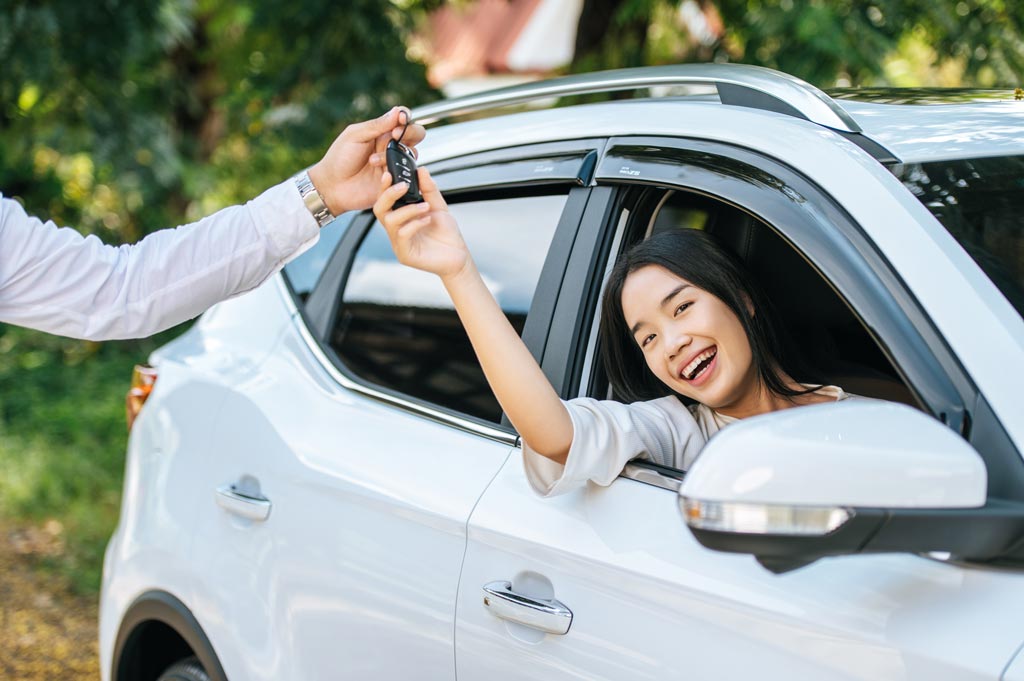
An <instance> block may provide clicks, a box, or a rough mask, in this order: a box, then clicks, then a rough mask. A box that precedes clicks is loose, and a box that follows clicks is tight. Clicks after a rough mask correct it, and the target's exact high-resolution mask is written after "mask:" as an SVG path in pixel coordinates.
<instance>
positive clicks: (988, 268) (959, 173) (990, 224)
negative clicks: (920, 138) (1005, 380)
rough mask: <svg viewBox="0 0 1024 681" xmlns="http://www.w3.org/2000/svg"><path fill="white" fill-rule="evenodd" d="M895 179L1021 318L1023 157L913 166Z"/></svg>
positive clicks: (1023, 290)
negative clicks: (965, 254) (956, 242)
mask: <svg viewBox="0 0 1024 681" xmlns="http://www.w3.org/2000/svg"><path fill="white" fill-rule="evenodd" d="M897 175H898V177H899V178H900V179H901V180H902V181H903V184H904V185H906V186H907V188H908V189H910V191H911V192H912V193H913V194H914V196H916V197H917V198H918V200H920V201H921V203H923V204H924V205H925V206H927V208H928V210H930V211H931V212H932V214H933V215H934V216H935V217H936V218H938V220H939V222H941V223H942V225H943V226H944V227H945V228H946V229H947V230H949V233H950V234H952V235H953V236H954V237H955V238H956V240H957V241H958V242H960V245H961V246H962V247H963V248H964V250H965V251H967V253H968V254H969V255H970V256H971V257H972V258H973V259H974V261H975V262H976V263H978V266H979V267H981V269H982V271H984V272H985V274H986V275H988V277H989V279H991V280H992V283H994V284H995V285H996V286H997V287H998V288H999V290H1000V291H1002V293H1003V295H1004V296H1006V298H1007V300H1009V301H1010V304H1012V305H1013V306H1014V308H1016V310H1017V312H1018V313H1019V314H1020V315H1021V316H1022V317H1024V156H1009V157H1005V156H997V157H993V158H977V159H967V160H958V161H938V162H934V163H913V164H907V165H905V166H903V167H902V169H901V170H900V171H899V172H898V173H897Z"/></svg>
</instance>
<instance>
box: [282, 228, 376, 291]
mask: <svg viewBox="0 0 1024 681" xmlns="http://www.w3.org/2000/svg"><path fill="white" fill-rule="evenodd" d="M357 215H359V213H358V212H356V211H351V212H348V213H344V214H342V215H339V216H338V217H337V218H336V219H334V220H332V221H331V222H330V223H328V224H326V225H324V227H323V228H322V229H321V230H320V238H319V239H318V240H317V242H316V243H315V244H313V246H312V247H311V248H310V249H309V250H308V251H306V252H305V253H303V254H301V255H300V256H299V257H297V258H295V259H294V260H292V261H291V262H290V263H288V264H287V265H285V266H284V274H285V280H286V281H287V282H288V285H289V286H290V287H291V289H292V291H293V292H294V293H295V295H296V296H298V297H299V298H300V299H301V300H305V299H306V297H307V296H308V295H309V293H310V291H312V290H313V288H314V287H315V286H316V282H317V281H318V280H319V279H320V275H321V274H323V271H324V268H326V267H327V261H328V260H330V258H331V254H332V253H334V249H335V248H336V247H337V246H338V241H340V240H341V237H342V235H343V234H344V233H345V230H346V229H348V226H349V225H350V224H352V220H353V219H355V217H356V216H357Z"/></svg>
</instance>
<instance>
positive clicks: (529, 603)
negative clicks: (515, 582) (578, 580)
mask: <svg viewBox="0 0 1024 681" xmlns="http://www.w3.org/2000/svg"><path fill="white" fill-rule="evenodd" d="M484 607H485V608H487V609H488V610H489V611H490V612H491V614H493V615H494V616H495V617H500V618H501V619H504V620H510V621H512V622H518V623H519V624H522V625H524V626H527V627H532V628H533V629H540V630H541V631H546V632H547V633H549V634H564V633H566V632H567V631H569V625H570V624H572V610H570V609H569V608H567V607H565V605H563V604H562V603H560V602H559V601H556V600H555V599H553V598H552V599H551V600H544V599H538V598H530V597H529V596H524V595H522V594H518V593H516V592H515V591H513V590H512V583H511V582H491V583H490V584H487V585H485V586H484Z"/></svg>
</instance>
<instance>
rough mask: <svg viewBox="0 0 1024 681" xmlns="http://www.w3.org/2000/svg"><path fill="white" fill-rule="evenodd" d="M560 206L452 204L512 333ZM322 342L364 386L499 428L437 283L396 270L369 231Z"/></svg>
mask: <svg viewBox="0 0 1024 681" xmlns="http://www.w3.org/2000/svg"><path fill="white" fill-rule="evenodd" d="M565 203H566V195H565V194H564V193H560V194H556V195H542V196H517V197H513V198H496V199H491V200H477V201H469V202H463V203H453V204H452V205H451V212H452V214H453V215H454V216H455V218H456V219H457V220H458V222H459V226H460V228H461V229H462V233H463V235H464V237H465V239H466V242H467V244H468V246H469V249H470V251H471V252H472V253H473V257H474V259H475V261H476V264H477V267H478V269H479V270H480V273H481V274H482V275H483V279H484V281H485V282H486V283H487V285H488V288H490V290H491V292H492V293H493V294H494V296H495V298H497V300H498V303H499V304H500V305H501V308H502V310H504V312H505V315H506V316H507V317H508V319H509V321H510V322H511V323H512V326H513V327H515V329H516V330H517V331H519V333H520V334H522V331H523V327H524V325H525V323H526V316H527V313H528V312H529V310H530V304H531V302H532V301H533V297H534V293H535V290H536V288H537V281H538V279H539V278H540V273H541V268H542V266H543V264H544V259H545V256H546V255H547V252H548V248H549V246H550V245H551V240H552V237H553V236H554V232H555V228H556V226H557V225H558V221H559V218H560V216H561V214H562V210H563V208H564V207H565ZM328 342H329V343H330V345H331V347H332V348H333V349H334V351H335V353H336V354H337V355H338V357H339V358H340V359H341V361H342V362H343V363H344V365H345V366H346V367H347V368H348V369H349V370H350V371H352V372H353V373H355V374H356V375H357V376H358V377H359V378H361V379H363V380H365V381H368V382H370V383H373V384H375V385H377V386H382V387H384V388H388V389H390V390H393V391H397V392H399V393H402V394H404V395H408V396H411V397H414V398H417V399H419V400H423V401H426V402H429V403H432V404H436V405H439V406H442V407H445V408H447V409H451V410H454V411H457V412H461V413H463V414H468V415H470V416H475V417H477V418H481V419H485V420H487V421H491V422H494V423H499V422H500V421H501V407H500V406H499V405H498V402H497V400H496V399H495V397H494V395H493V393H492V392H491V390H490V388H489V387H488V385H487V381H486V380H485V378H484V376H483V372H482V370H481V369H480V366H479V364H478V363H477V360H476V356H475V355H474V354H473V349H472V346H471V345H470V343H469V338H468V337H467V336H466V333H465V330H464V329H463V327H462V324H461V322H460V321H459V319H458V316H457V315H456V313H455V310H454V308H453V307H452V304H451V301H450V300H449V298H448V294H447V293H446V291H445V290H444V287H443V286H442V284H441V282H440V280H439V279H438V278H437V277H435V276H434V275H431V274H427V273H424V272H420V271H418V270H414V269H411V268H408V267H405V266H403V265H401V264H399V263H398V261H397V260H396V259H395V256H394V253H393V252H392V251H391V246H390V244H389V242H388V239H387V235H386V234H385V232H384V229H383V227H381V226H380V225H379V224H377V223H375V224H374V225H373V226H372V227H371V228H370V229H369V231H368V232H367V233H366V236H365V237H364V238H363V240H362V242H361V243H360V244H359V246H358V249H357V251H356V254H355V258H354V260H353V263H352V267H351V270H350V273H349V276H348V279H347V282H346V284H345V287H344V291H343V293H342V297H341V303H340V306H339V310H338V313H337V315H336V317H335V322H334V324H333V326H332V328H331V331H330V334H329V340H328Z"/></svg>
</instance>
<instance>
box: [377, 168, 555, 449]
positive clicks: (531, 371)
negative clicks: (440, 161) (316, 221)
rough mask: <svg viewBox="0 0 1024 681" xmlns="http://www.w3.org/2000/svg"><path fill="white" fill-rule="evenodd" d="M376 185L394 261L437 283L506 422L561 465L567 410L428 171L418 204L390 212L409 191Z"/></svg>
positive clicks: (422, 174)
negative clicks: (483, 274)
mask: <svg viewBox="0 0 1024 681" xmlns="http://www.w3.org/2000/svg"><path fill="white" fill-rule="evenodd" d="M381 185H382V187H386V188H385V189H383V191H382V193H381V195H380V197H379V198H378V199H377V202H376V204H374V207H373V212H374V214H375V215H376V216H377V219H378V220H380V222H381V224H383V225H384V228H385V229H386V230H387V233H388V237H389V238H390V239H391V247H392V248H393V249H394V251H395V255H396V256H397V257H398V261H399V262H401V263H402V264H404V265H408V266H410V267H414V268H416V269H419V270H423V271H425V272H432V273H433V274H436V275H437V276H439V277H440V278H441V281H442V283H444V286H445V289H447V291H448V295H449V296H451V299H452V302H453V303H454V304H455V310H456V312H458V315H459V319H460V320H461V321H462V324H463V326H464V327H465V329H466V333H467V334H468V335H469V340H470V342H471V343H472V344H473V350H474V351H475V352H476V356H477V359H478V360H479V361H480V366H481V367H482V368H483V371H484V375H485V376H486V377H487V382H488V383H489V384H490V386H491V389H492V390H493V391H494V394H495V396H496V397H497V398H498V402H499V403H500V404H501V407H502V409H504V410H505V413H506V414H507V415H508V418H509V421H511V422H512V425H513V426H515V428H516V430H517V431H519V434H520V435H521V436H522V438H523V440H525V441H526V442H528V443H529V445H530V447H531V448H532V449H533V450H534V451H536V452H537V453H539V454H542V455H544V456H546V457H548V458H550V459H553V460H555V461H557V462H559V463H565V459H566V455H567V454H568V452H569V447H570V445H571V444H572V438H573V426H572V421H571V419H570V418H569V412H568V410H566V408H565V405H564V404H562V401H561V400H560V399H559V397H558V394H557V393H555V390H554V388H552V387H551V383H549V382H548V379H547V377H546V376H545V375H544V372H543V371H541V368H540V366H538V364H537V361H536V360H535V359H534V358H533V355H532V354H530V351H529V350H528V349H527V347H526V345H525V344H524V343H523V341H522V339H521V338H520V337H519V334H518V333H516V330H515V329H514V328H512V325H511V324H509V322H508V319H507V318H506V317H505V314H504V312H502V310H501V306H500V305H498V301H496V300H495V299H494V296H493V295H492V294H491V292H490V291H489V290H488V289H487V286H486V284H484V281H483V278H482V277H481V276H480V273H479V272H478V271H477V269H476V264H475V263H474V262H473V257H472V255H471V254H470V252H469V249H468V248H467V247H466V242H465V241H464V240H463V238H462V233H461V232H460V231H459V227H458V225H457V224H456V222H455V218H454V217H452V214H451V213H450V212H449V211H448V205H447V204H446V203H445V200H444V197H442V196H441V192H440V191H438V189H437V185H436V184H435V183H434V180H433V178H431V177H430V173H429V172H427V170H426V169H423V168H421V169H420V170H419V186H420V191H421V192H422V193H423V198H424V203H419V204H413V205H408V206H402V207H401V208H398V209H395V210H392V207H393V206H394V203H395V201H396V200H397V199H398V198H399V197H400V196H402V195H403V194H405V192H406V190H407V189H408V185H406V184H405V183H399V184H395V185H393V186H392V185H391V176H390V175H388V174H387V172H385V173H384V176H383V177H382V178H381Z"/></svg>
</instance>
